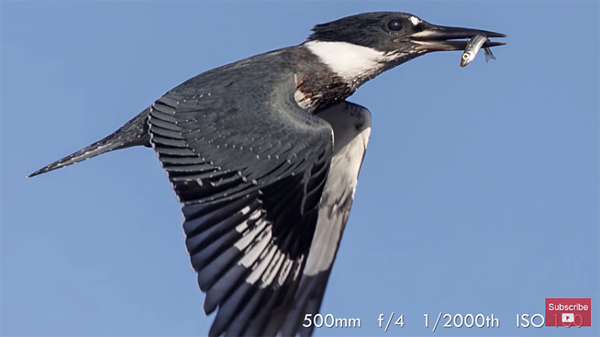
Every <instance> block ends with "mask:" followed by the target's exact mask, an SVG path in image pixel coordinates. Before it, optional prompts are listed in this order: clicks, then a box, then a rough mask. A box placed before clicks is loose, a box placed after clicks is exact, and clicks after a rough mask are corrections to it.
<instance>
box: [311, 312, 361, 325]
mask: <svg viewBox="0 0 600 337" xmlns="http://www.w3.org/2000/svg"><path fill="white" fill-rule="evenodd" d="M302 326H303V327H305V328H310V327H313V326H314V327H315V328H321V327H325V328H360V318H339V317H335V316H333V315H332V314H327V315H321V314H316V315H313V314H306V315H305V316H304V322H303V323H302Z"/></svg>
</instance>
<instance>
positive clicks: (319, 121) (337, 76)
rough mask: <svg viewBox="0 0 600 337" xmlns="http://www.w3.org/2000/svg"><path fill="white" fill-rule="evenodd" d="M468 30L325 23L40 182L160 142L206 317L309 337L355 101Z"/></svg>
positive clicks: (332, 235) (328, 256) (365, 116)
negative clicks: (388, 74) (359, 92)
mask: <svg viewBox="0 0 600 337" xmlns="http://www.w3.org/2000/svg"><path fill="white" fill-rule="evenodd" d="M398 25H400V26H398ZM432 27H433V28H432ZM396 28H399V29H396ZM453 29H454V31H453ZM379 30H381V32H379ZM444 30H445V31H444ZM459 30H464V29H462V28H461V29H458V28H457V29H455V28H447V27H441V28H440V27H439V26H433V25H430V24H428V23H426V22H424V21H422V20H420V19H418V18H416V17H415V16H413V15H410V14H405V13H387V12H386V13H384V12H382V13H368V14H361V15H357V16H353V17H348V18H344V19H340V20H338V21H334V22H332V23H329V24H324V25H318V26H317V27H315V29H314V33H313V34H312V35H311V36H310V37H309V39H308V40H307V41H306V42H305V43H303V44H301V45H298V46H294V47H288V48H283V49H279V50H275V51H272V52H268V53H264V54H261V55H257V56H253V57H250V58H247V59H244V60H241V61H238V62H235V63H232V64H228V65H225V66H222V67H219V68H216V69H213V70H209V71H207V72H204V73H202V74H200V75H198V76H196V77H193V78H191V79H190V80H188V81H186V82H184V83H182V84H181V85H179V86H177V87H176V88H174V89H172V90H170V91H169V92H167V93H166V94H165V95H164V96H163V97H161V98H159V99H158V100H156V101H155V102H154V104H153V105H152V106H150V107H149V108H147V109H145V110H144V111H142V112H141V113H140V114H139V115H137V116H136V117H135V118H133V119H132V120H131V121H129V122H128V123H127V124H125V125H124V126H123V127H122V128H120V129H119V130H117V131H116V132H115V133H113V134H112V135H110V136H108V137H106V138H105V139H103V140H101V141H99V142H97V143H94V144H92V145H90V146H88V147H87V148H85V149H83V150H80V151H78V152H76V153H74V154H72V155H70V156H68V157H66V158H63V159H61V160H59V161H57V162H55V163H53V164H50V165H48V166H47V167H45V168H43V169H41V170H39V171H37V172H35V173H33V174H32V175H37V174H41V173H45V172H47V171H50V170H53V169H57V168H60V167H63V166H66V165H70V164H73V163H76V162H79V161H82V160H85V159H87V158H91V157H94V156H96V155H99V154H102V153H105V152H108V151H111V150H115V149H121V148H127V147H132V146H138V145H144V146H149V147H152V148H153V149H154V151H155V152H156V153H157V154H158V158H159V161H160V163H161V165H162V166H163V168H164V169H165V171H166V172H167V175H168V177H169V181H170V183H171V185H172V187H173V189H174V191H175V194H176V196H177V198H178V199H179V201H180V202H181V203H182V204H183V215H184V224H183V228H184V232H185V235H186V247H187V250H188V252H189V254H190V258H191V262H192V266H193V268H194V270H195V271H197V273H198V284H199V286H200V289H201V290H202V291H203V292H205V293H206V300H205V305H204V309H205V312H206V313H211V312H213V311H214V310H216V309H217V308H218V313H217V315H216V318H215V321H214V323H213V325H212V327H211V330H210V334H211V335H221V334H224V333H225V334H227V335H274V334H277V333H281V334H283V335H294V334H296V333H301V334H303V335H309V334H310V333H311V332H312V327H311V328H303V327H302V326H301V323H302V322H303V319H304V317H305V315H306V314H316V313H318V310H319V308H320V305H321V301H322V298H323V295H324V292H325V287H326V284H327V280H328V277H329V274H330V272H331V268H332V265H333V262H334V259H335V256H336V253H337V249H338V247H339V243H340V239H341V236H342V233H343V230H344V227H345V225H346V222H347V220H348V216H349V213H350V208H351V205H352V200H353V198H354V192H355V189H356V184H357V178H358V174H359V171H360V167H361V164H362V161H363V158H364V155H365V152H366V149H367V143H368V140H369V135H370V131H371V114H370V112H369V111H368V110H367V109H366V108H364V107H361V106H359V105H356V104H353V103H350V102H347V101H346V99H347V98H348V97H349V96H350V95H351V94H352V93H354V91H355V90H356V89H357V88H358V87H359V86H360V85H362V84H363V83H365V82H366V81H368V80H370V79H371V78H373V77H375V76H377V75H378V74H379V73H381V72H383V71H385V70H387V69H391V68H393V67H395V66H397V65H399V64H401V63H403V62H406V61H408V60H410V59H412V58H415V57H417V56H420V55H423V54H425V53H427V52H429V51H435V50H460V49H464V46H465V43H464V42H458V41H447V39H449V38H461V37H466V36H474V35H476V34H478V33H481V32H484V31H477V30H464V31H463V32H460V31H459ZM356 31H358V32H359V33H360V32H363V35H360V34H358V35H357V34H356ZM438 31H441V32H442V33H439V32H438ZM484 33H485V34H486V35H487V36H491V37H494V36H496V37H498V36H502V35H501V34H496V33H492V32H484ZM444 34H446V35H444ZM407 37H410V38H411V39H412V42H410V43H409V42H407V41H408V40H406V38H407ZM432 38H439V39H441V40H440V41H438V42H436V43H433V42H428V41H431V39H432ZM395 44H399V45H400V46H402V48H399V47H395ZM488 45H489V46H493V45H499V44H497V43H496V44H492V43H488ZM461 47H462V48H461Z"/></svg>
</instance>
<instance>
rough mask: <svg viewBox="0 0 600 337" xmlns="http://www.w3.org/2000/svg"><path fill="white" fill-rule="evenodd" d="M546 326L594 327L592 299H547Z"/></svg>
mask: <svg viewBox="0 0 600 337" xmlns="http://www.w3.org/2000/svg"><path fill="white" fill-rule="evenodd" d="M546 326H554V327H556V326H565V327H570V326H576V327H578V326H592V299H591V298H547V299H546Z"/></svg>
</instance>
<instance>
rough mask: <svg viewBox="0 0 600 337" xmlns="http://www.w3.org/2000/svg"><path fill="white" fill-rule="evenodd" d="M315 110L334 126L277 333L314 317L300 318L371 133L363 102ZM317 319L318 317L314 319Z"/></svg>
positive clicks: (319, 280) (319, 284)
mask: <svg viewBox="0 0 600 337" xmlns="http://www.w3.org/2000/svg"><path fill="white" fill-rule="evenodd" d="M317 116H319V117H321V118H323V119H325V120H326V121H327V122H329V123H330V125H331V126H332V128H333V131H334V138H335V141H334V144H335V145H334V154H333V158H332V160H331V167H330V170H329V174H328V178H327V182H326V183H325V188H324V189H323V198H322V199H321V204H320V206H319V215H318V220H317V227H316V231H315V235H314V238H313V241H312V244H311V247H310V252H309V253H308V259H307V262H306V266H305V267H304V270H303V271H302V276H301V280H300V285H299V290H298V291H297V293H296V297H295V299H294V301H292V302H290V305H291V306H292V308H291V309H290V310H288V312H289V313H288V317H287V319H286V321H285V322H286V323H285V325H284V327H283V335H284V336H288V335H293V334H294V333H295V331H298V330H297V329H298V328H299V327H298V325H295V324H298V323H299V322H301V323H302V325H301V327H300V331H299V332H300V334H301V335H302V336H310V335H311V334H312V331H313V329H314V328H315V326H314V324H312V323H314V321H312V320H311V319H310V318H309V319H308V320H305V318H306V316H305V315H306V314H310V315H312V316H309V317H311V318H314V317H315V315H316V314H318V313H319V309H320V307H321V301H322V300H323V295H324V293H325V287H326V286H327V280H328V279H329V274H330V273H331V268H332V267H333V262H334V260H335V256H336V254H337V251H338V248H339V244H340V241H341V239H342V233H343V231H344V228H345V226H346V222H347V221H348V216H349V215H350V208H351V206H352V200H353V199H354V192H355V190H356V184H357V180H358V175H359V172H360V168H361V165H362V162H363V159H364V156H365V153H366V151H367V144H368V142H369V136H370V133H371V114H370V112H369V110H367V109H366V108H364V107H362V106H360V105H357V104H354V103H350V102H341V103H340V104H337V105H335V106H333V107H331V108H329V109H327V110H325V111H322V112H320V113H319V114H318V115H317ZM317 322H318V321H317Z"/></svg>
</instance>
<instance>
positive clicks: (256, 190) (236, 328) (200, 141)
mask: <svg viewBox="0 0 600 337" xmlns="http://www.w3.org/2000/svg"><path fill="white" fill-rule="evenodd" d="M270 73H271V72H270V69H269V67H268V64H266V63H265V66H264V67H262V68H261V67H256V66H255V67H254V68H253V69H252V71H248V69H247V68H246V67H244V66H243V65H234V66H230V67H229V68H222V69H220V73H219V76H218V80H217V77H216V76H212V73H210V72H209V73H205V74H203V75H200V77H198V78H194V79H192V80H190V81H188V82H186V83H184V84H182V85H181V86H179V87H177V88H175V89H174V90H172V91H170V92H169V93H167V94H165V96H163V97H162V98H160V99H159V100H157V101H156V102H155V103H154V105H153V106H152V109H151V111H150V118H149V125H150V127H149V131H150V134H151V143H152V146H153V148H154V150H155V151H156V152H157V154H158V158H159V160H160V162H161V163H162V165H163V167H164V169H165V170H166V172H167V175H168V177H169V180H170V182H171V184H172V186H173V188H174V190H175V193H176V195H177V197H178V198H179V200H180V201H181V202H182V203H183V215H184V218H185V221H184V225H183V227H184V232H185V234H186V246H187V249H188V252H189V254H190V257H191V262H192V265H193V268H194V269H195V270H196V271H197V272H198V284H199V286H200V289H201V290H202V291H203V292H205V293H206V299H205V304H204V309H205V312H206V313H207V314H208V313H211V312H213V311H214V310H215V309H216V308H217V307H218V308H219V309H218V313H217V316H216V318H215V320H214V323H213V325H212V327H211V330H210V335H221V334H223V333H227V334H228V335H241V334H247V335H262V334H264V333H266V332H269V331H270V332H271V333H277V331H279V330H280V329H281V328H282V326H283V324H284V321H279V322H274V321H273V320H272V319H271V317H272V315H273V314H274V313H278V312H279V313H281V312H287V311H289V310H290V307H289V303H290V301H293V299H294V298H295V297H296V296H297V292H298V287H299V285H300V282H299V281H300V277H301V275H302V274H301V272H302V270H303V269H304V266H305V264H306V261H307V254H308V252H309V249H310V246H311V242H312V240H313V236H314V233H315V227H316V223H317V218H318V213H319V207H318V206H319V201H320V199H321V196H322V192H323V187H324V185H325V182H326V179H327V175H328V172H329V167H330V162H331V157H332V153H333V139H332V138H333V133H332V129H331V126H330V125H329V124H328V123H327V122H325V121H324V120H322V119H321V118H318V117H315V116H313V115H310V114H308V113H307V112H305V111H304V110H302V109H300V108H299V107H298V105H297V104H296V103H295V101H294V98H293V97H292V94H293V93H294V91H295V80H294V78H293V77H291V76H289V77H281V78H277V77H274V76H273V75H270ZM230 75H232V76H230ZM240 79H244V80H243V81H241V80H240ZM258 83H260V85H261V86H263V87H260V88H257V87H256V85H257V84H258ZM282 310H283V311H282ZM284 317H285V316H284Z"/></svg>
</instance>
